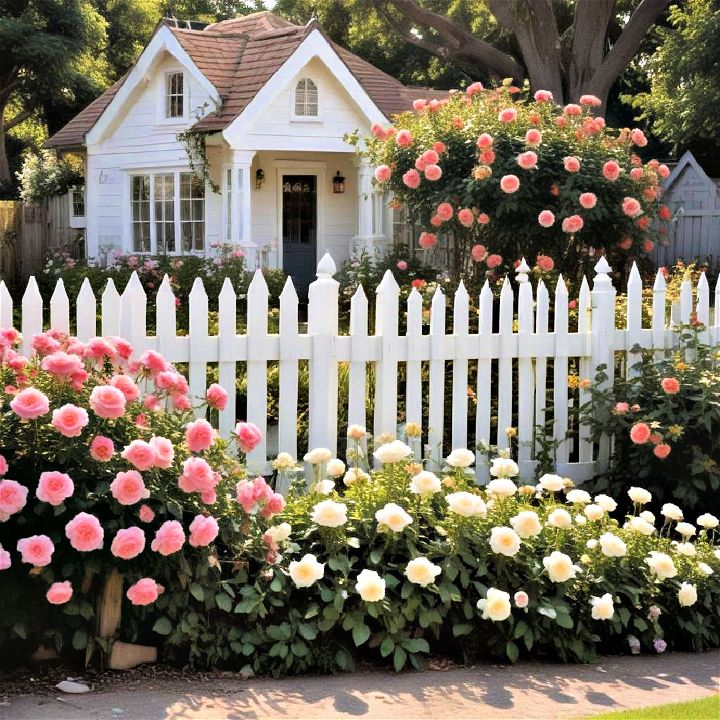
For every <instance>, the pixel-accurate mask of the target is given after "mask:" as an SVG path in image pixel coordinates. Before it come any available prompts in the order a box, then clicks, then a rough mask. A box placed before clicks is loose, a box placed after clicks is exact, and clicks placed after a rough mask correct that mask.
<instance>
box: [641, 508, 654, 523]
mask: <svg viewBox="0 0 720 720" xmlns="http://www.w3.org/2000/svg"><path fill="white" fill-rule="evenodd" d="M640 517H641V518H642V519H643V520H644V521H645V522H649V523H650V524H651V525H654V524H655V516H654V515H653V514H652V513H651V512H650V511H649V510H643V511H642V512H641V513H640Z"/></svg>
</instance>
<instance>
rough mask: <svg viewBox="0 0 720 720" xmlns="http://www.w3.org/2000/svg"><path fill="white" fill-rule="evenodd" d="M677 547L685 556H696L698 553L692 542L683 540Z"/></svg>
mask: <svg viewBox="0 0 720 720" xmlns="http://www.w3.org/2000/svg"><path fill="white" fill-rule="evenodd" d="M675 549H676V550H677V551H678V552H679V553H680V554H681V555H685V557H694V556H695V555H697V550H696V549H695V546H694V545H693V544H692V543H691V542H681V543H677V544H676V545H675Z"/></svg>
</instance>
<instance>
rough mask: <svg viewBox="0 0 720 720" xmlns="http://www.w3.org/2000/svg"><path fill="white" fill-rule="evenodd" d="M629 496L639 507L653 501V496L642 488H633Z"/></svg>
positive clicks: (629, 491)
mask: <svg viewBox="0 0 720 720" xmlns="http://www.w3.org/2000/svg"><path fill="white" fill-rule="evenodd" d="M628 495H629V496H630V499H631V500H632V501H633V502H634V503H637V504H638V505H646V504H647V503H649V502H650V501H651V500H652V494H651V493H650V492H648V491H647V490H646V489H645V488H641V487H631V488H630V489H629V490H628Z"/></svg>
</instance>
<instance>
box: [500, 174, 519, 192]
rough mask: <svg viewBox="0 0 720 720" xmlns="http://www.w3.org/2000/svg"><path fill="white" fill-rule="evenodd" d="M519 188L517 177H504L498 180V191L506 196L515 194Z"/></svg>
mask: <svg viewBox="0 0 720 720" xmlns="http://www.w3.org/2000/svg"><path fill="white" fill-rule="evenodd" d="M519 188H520V180H519V179H518V176H517V175H504V176H503V177H502V178H501V179H500V189H501V190H502V191H503V192H506V193H508V194H511V193H514V192H517V191H518V189H519Z"/></svg>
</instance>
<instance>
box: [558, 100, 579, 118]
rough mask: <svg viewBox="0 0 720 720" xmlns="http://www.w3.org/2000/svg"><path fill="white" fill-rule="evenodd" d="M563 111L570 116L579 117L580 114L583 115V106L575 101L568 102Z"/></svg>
mask: <svg viewBox="0 0 720 720" xmlns="http://www.w3.org/2000/svg"><path fill="white" fill-rule="evenodd" d="M563 112H564V113H565V114H566V115H568V116H569V117H577V116H578V115H582V108H581V107H580V106H579V105H576V104H575V103H568V104H567V105H566V106H565V107H564V108H563Z"/></svg>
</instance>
